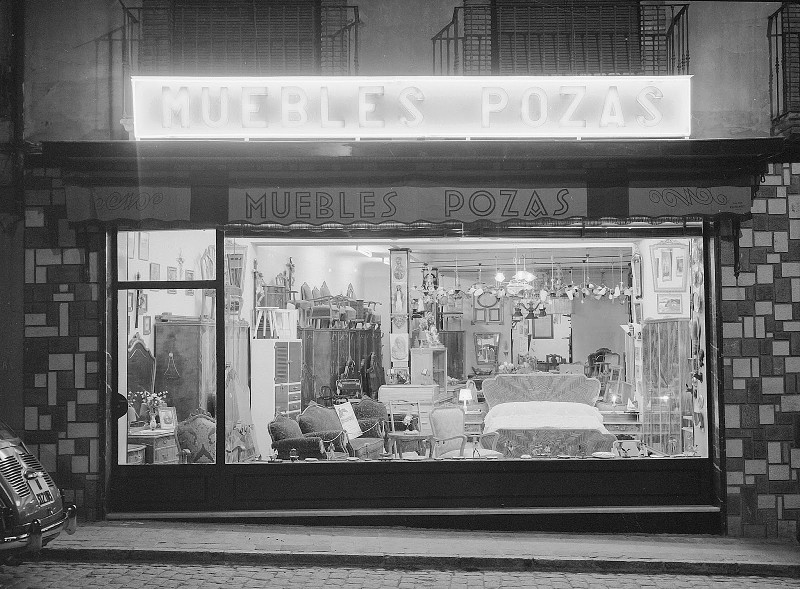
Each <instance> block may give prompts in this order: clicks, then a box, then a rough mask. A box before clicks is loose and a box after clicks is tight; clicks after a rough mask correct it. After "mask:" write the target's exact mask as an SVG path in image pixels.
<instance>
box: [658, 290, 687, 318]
mask: <svg viewBox="0 0 800 589" xmlns="http://www.w3.org/2000/svg"><path fill="white" fill-rule="evenodd" d="M656 307H657V310H658V313H659V314H661V315H679V314H681V313H683V297H682V296H681V295H680V294H672V295H670V294H660V295H658V296H657V297H656Z"/></svg>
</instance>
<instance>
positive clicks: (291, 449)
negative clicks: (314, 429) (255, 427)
mask: <svg viewBox="0 0 800 589" xmlns="http://www.w3.org/2000/svg"><path fill="white" fill-rule="evenodd" d="M267 430H268V434H267V435H268V436H269V438H268V439H271V440H272V442H271V443H270V445H269V446H267V447H271V448H272V449H273V450H274V451H275V454H276V455H277V457H278V458H280V459H281V460H292V459H295V460H304V459H306V458H316V459H318V460H319V459H322V460H324V459H326V458H327V457H328V456H327V454H326V453H325V452H326V448H325V444H324V442H325V440H324V439H323V438H322V437H321V436H318V435H316V434H314V433H311V434H308V435H305V434H303V431H302V430H301V429H300V424H298V423H297V421H295V420H294V419H291V418H289V417H286V416H285V415H276V416H275V419H273V420H272V421H270V422H269V424H268V425H267Z"/></svg>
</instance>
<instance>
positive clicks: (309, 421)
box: [297, 403, 349, 456]
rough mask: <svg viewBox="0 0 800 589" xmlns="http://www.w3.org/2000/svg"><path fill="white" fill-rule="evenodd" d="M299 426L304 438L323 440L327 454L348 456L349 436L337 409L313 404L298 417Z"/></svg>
mask: <svg viewBox="0 0 800 589" xmlns="http://www.w3.org/2000/svg"><path fill="white" fill-rule="evenodd" d="M297 424H298V425H299V426H300V431H301V432H303V435H304V436H317V437H319V438H322V444H323V446H324V447H325V450H326V452H329V453H330V452H333V453H336V452H340V453H343V454H344V455H345V456H347V455H349V454H348V436H347V432H346V431H345V430H344V428H343V427H342V422H341V421H340V420H339V415H338V414H337V413H336V410H335V409H331V408H330V407H323V406H322V405H317V404H316V403H311V404H310V405H309V406H308V407H306V408H305V409H303V412H302V413H301V414H300V415H298V416H297Z"/></svg>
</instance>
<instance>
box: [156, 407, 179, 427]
mask: <svg viewBox="0 0 800 589" xmlns="http://www.w3.org/2000/svg"><path fill="white" fill-rule="evenodd" d="M158 421H159V424H160V425H161V429H162V430H167V431H173V430H174V429H175V423H176V422H177V421H178V416H177V414H176V412H175V407H159V408H158Z"/></svg>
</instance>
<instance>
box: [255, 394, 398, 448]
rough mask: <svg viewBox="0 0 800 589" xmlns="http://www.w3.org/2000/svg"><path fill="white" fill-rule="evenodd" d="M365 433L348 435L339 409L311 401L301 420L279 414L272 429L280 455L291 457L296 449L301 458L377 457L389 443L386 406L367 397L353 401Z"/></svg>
mask: <svg viewBox="0 0 800 589" xmlns="http://www.w3.org/2000/svg"><path fill="white" fill-rule="evenodd" d="M352 406H353V412H354V413H355V415H356V419H357V420H358V424H359V427H360V428H361V431H362V434H361V435H360V436H358V437H352V436H348V434H347V432H345V431H344V428H343V427H342V424H341V421H340V420H339V415H338V414H337V413H336V410H335V409H333V408H330V407H324V406H322V405H319V404H317V403H315V402H313V401H312V402H311V403H309V404H308V406H307V407H306V408H305V409H304V410H303V412H302V413H301V414H300V415H298V416H297V420H294V419H290V418H288V417H285V416H282V415H279V416H276V417H275V419H273V420H272V422H270V424H269V425H268V430H269V434H270V437H271V438H272V448H273V449H274V450H275V451H276V453H277V456H278V458H280V459H283V460H287V459H289V458H290V452H291V450H292V449H294V450H296V451H297V455H298V458H299V459H301V460H302V459H306V458H316V459H320V460H325V459H344V458H347V457H349V456H351V457H356V458H365V459H366V458H377V457H379V456H380V455H381V453H382V452H384V451H385V447H386V425H385V424H386V407H385V406H384V405H383V403H379V402H377V401H373V400H372V399H370V398H369V397H363V398H362V399H360V400H359V401H358V402H356V403H352Z"/></svg>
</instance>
